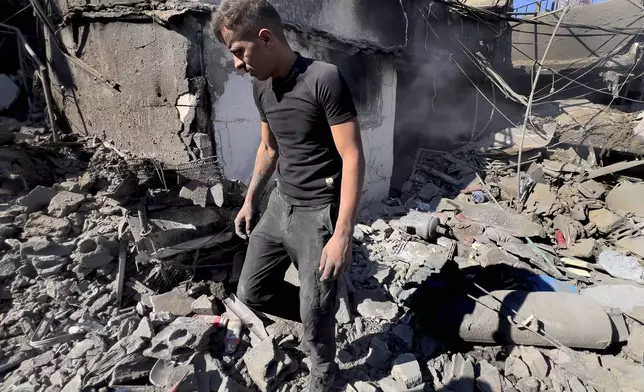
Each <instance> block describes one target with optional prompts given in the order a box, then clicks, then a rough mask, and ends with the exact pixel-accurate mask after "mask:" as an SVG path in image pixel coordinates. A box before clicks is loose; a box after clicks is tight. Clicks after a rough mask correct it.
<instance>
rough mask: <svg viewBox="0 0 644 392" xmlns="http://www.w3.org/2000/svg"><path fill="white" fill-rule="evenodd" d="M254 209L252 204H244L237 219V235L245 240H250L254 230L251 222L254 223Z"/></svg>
mask: <svg viewBox="0 0 644 392" xmlns="http://www.w3.org/2000/svg"><path fill="white" fill-rule="evenodd" d="M253 214H254V208H253V206H252V204H251V203H247V202H246V203H244V205H243V206H242V208H241V210H239V213H238V214H237V217H236V218H235V233H237V235H238V236H240V237H241V238H243V239H245V240H246V239H248V236H250V231H251V230H252V227H251V222H252V221H253Z"/></svg>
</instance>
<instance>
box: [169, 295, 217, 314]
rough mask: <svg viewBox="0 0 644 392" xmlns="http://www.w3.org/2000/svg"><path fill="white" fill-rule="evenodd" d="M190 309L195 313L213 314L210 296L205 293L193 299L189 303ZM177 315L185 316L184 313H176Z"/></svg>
mask: <svg viewBox="0 0 644 392" xmlns="http://www.w3.org/2000/svg"><path fill="white" fill-rule="evenodd" d="M190 309H191V310H192V312H193V313H195V314H204V315H211V316H212V315H214V314H215V311H214V307H213V303H212V301H211V300H210V298H208V296H207V295H205V294H204V295H202V296H201V297H199V298H197V299H195V300H194V301H193V302H192V305H190ZM178 316H185V315H178Z"/></svg>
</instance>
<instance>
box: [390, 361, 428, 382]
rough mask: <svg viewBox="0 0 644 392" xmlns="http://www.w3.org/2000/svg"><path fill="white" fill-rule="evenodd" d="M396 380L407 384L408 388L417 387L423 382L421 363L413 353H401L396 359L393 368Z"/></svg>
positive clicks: (392, 372) (393, 375) (392, 371)
mask: <svg viewBox="0 0 644 392" xmlns="http://www.w3.org/2000/svg"><path fill="white" fill-rule="evenodd" d="M391 375H392V377H393V378H394V380H396V381H399V382H401V383H402V384H403V385H405V388H406V389H409V388H413V387H417V386H418V385H420V384H421V383H422V382H423V374H422V373H421V371H420V365H419V364H418V361H417V360H416V357H414V355H413V354H401V355H399V356H398V357H396V359H394V362H393V366H392V368H391Z"/></svg>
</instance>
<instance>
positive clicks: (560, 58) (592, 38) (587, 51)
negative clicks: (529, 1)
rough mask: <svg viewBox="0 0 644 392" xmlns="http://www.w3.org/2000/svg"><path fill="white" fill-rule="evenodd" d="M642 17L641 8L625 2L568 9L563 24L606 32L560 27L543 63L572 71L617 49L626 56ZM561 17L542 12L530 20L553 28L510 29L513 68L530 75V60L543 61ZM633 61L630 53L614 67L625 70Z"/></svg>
mask: <svg viewBox="0 0 644 392" xmlns="http://www.w3.org/2000/svg"><path fill="white" fill-rule="evenodd" d="M641 14H642V10H641V6H638V5H637V4H634V3H632V2H630V1H628V0H610V1H607V2H602V3H597V4H591V5H586V6H583V7H573V8H571V9H570V10H569V11H568V13H567V14H566V16H565V18H564V21H563V22H564V24H565V23H568V24H576V25H589V26H603V27H604V28H605V29H606V30H604V31H602V30H599V29H597V28H592V27H588V28H587V27H566V26H565V25H562V26H561V28H560V29H559V31H558V32H557V36H556V37H555V39H554V41H553V43H552V46H551V48H550V51H549V52H548V58H547V61H546V64H547V65H548V66H549V67H552V68H554V69H564V68H573V69H574V68H580V67H583V66H584V65H587V64H588V63H590V62H593V61H597V60H598V59H599V58H601V57H602V56H605V55H607V54H609V53H611V52H613V51H615V50H616V49H619V48H620V47H622V49H621V50H618V52H619V54H626V53H627V52H628V51H629V50H630V49H631V44H632V42H633V38H634V35H635V34H636V33H637V32H638V31H639V30H640V29H641V28H642V27H643V26H644V20H642V16H641ZM560 15H561V12H555V13H543V14H540V15H538V16H536V17H534V18H531V19H533V20H537V21H542V22H547V23H549V24H551V25H552V26H546V25H539V26H535V25H533V24H527V23H525V24H519V25H515V26H513V27H512V44H513V45H514V46H515V48H513V49H512V64H513V65H514V67H517V68H522V67H523V68H525V69H526V70H527V71H526V72H528V73H529V72H530V69H531V67H532V65H533V61H532V59H534V58H537V59H541V58H542V56H543V52H544V51H545V49H546V46H547V44H548V40H549V39H550V36H551V35H552V32H553V30H554V25H555V24H556V23H557V20H558V19H559V16H560ZM619 29H623V30H624V33H623V34H619V33H617V32H616V30H619ZM640 32H641V31H640ZM526 55H527V56H526ZM528 56H529V57H530V58H529V57H528ZM531 58H532V59H531ZM635 58H636V57H635V53H633V54H632V55H631V56H626V57H623V58H621V59H615V60H616V61H617V63H616V64H615V66H624V67H628V66H630V65H632V64H633V62H634V60H635ZM600 68H601V67H600Z"/></svg>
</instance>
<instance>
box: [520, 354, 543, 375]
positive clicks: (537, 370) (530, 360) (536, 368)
mask: <svg viewBox="0 0 644 392" xmlns="http://www.w3.org/2000/svg"><path fill="white" fill-rule="evenodd" d="M520 353H521V359H522V360H523V362H525V364H526V365H528V368H529V369H530V374H531V375H533V376H535V377H538V378H545V377H547V376H548V370H549V366H548V362H546V359H545V357H544V356H543V354H542V353H541V351H539V350H537V349H536V348H534V347H530V346H522V347H521V349H520Z"/></svg>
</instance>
